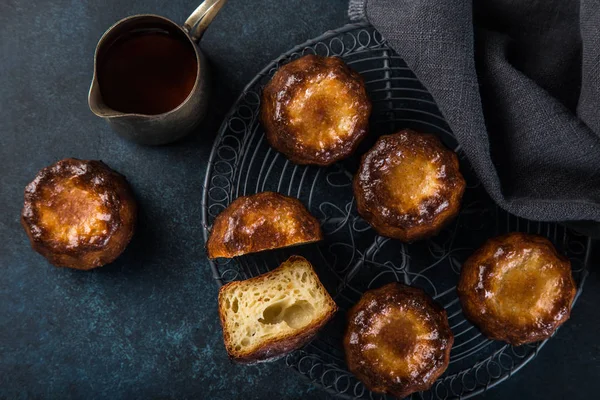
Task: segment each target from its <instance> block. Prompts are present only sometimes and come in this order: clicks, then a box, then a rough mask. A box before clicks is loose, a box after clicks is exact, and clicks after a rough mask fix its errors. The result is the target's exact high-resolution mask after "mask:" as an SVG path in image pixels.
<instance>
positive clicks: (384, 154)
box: [354, 129, 465, 242]
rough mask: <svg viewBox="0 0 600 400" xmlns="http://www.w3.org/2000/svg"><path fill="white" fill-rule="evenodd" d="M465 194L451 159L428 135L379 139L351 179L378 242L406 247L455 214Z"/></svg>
mask: <svg viewBox="0 0 600 400" xmlns="http://www.w3.org/2000/svg"><path fill="white" fill-rule="evenodd" d="M464 190H465V180H464V179H463V177H462V175H461V173H460V170H459V166H458V157H456V154H455V153H454V152H453V151H451V150H449V149H447V148H446V147H444V145H443V144H442V143H441V142H440V140H439V139H438V138H437V137H436V136H434V135H429V134H421V133H417V132H414V131H412V130H409V129H407V130H403V131H400V132H398V133H395V134H393V135H385V136H381V137H380V138H379V139H378V140H377V142H376V143H375V146H373V148H372V149H371V150H369V151H368V152H367V153H366V154H365V155H364V156H363V158H362V162H361V164H360V167H359V170H358V172H357V174H356V175H355V177H354V195H355V197H356V206H357V209H358V212H359V214H360V215H361V216H362V217H363V218H364V219H365V220H366V221H367V222H368V223H369V224H371V226H373V228H374V229H375V230H376V231H377V232H378V233H379V234H380V235H383V236H388V237H391V238H395V239H400V240H402V241H406V242H411V241H414V240H418V239H424V238H426V237H429V236H432V235H435V234H437V232H438V231H439V230H440V229H441V228H442V227H443V226H444V225H445V224H446V223H448V222H449V221H450V220H451V219H452V218H454V217H455V216H456V214H458V211H459V208H460V201H461V199H462V195H463V192H464Z"/></svg>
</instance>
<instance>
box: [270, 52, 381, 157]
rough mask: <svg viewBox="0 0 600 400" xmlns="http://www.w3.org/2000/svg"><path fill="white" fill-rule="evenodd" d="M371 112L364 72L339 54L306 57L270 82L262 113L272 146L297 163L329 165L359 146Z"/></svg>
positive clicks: (277, 74)
mask: <svg viewBox="0 0 600 400" xmlns="http://www.w3.org/2000/svg"><path fill="white" fill-rule="evenodd" d="M370 114H371V102H370V101H369V97H368V96H367V91H366V89H365V84H364V81H363V79H362V77H361V76H360V74H358V73H357V72H356V71H353V70H352V69H350V68H349V67H348V66H347V65H346V64H344V62H343V61H342V60H341V59H339V58H337V57H321V56H316V55H306V56H304V57H301V58H299V59H297V60H295V61H292V62H290V63H288V64H286V65H284V66H282V67H281V68H280V69H279V70H278V71H277V72H276V73H275V75H274V76H273V78H272V79H271V81H270V82H269V83H268V84H267V85H266V86H265V88H264V90H263V93H262V103H261V113H260V117H261V121H262V123H263V126H264V128H265V132H266V137H267V140H268V141H269V143H270V144H271V146H272V147H273V148H275V150H277V151H279V152H281V153H283V154H284V155H285V156H286V157H287V158H289V159H290V160H291V161H292V162H294V163H296V164H313V165H330V164H333V163H334V162H336V161H338V160H341V159H344V158H346V157H348V156H349V155H350V154H352V153H353V152H354V151H355V150H356V148H357V147H358V144H359V143H360V141H361V140H362V139H363V138H364V137H365V135H366V134H367V129H368V124H369V116H370Z"/></svg>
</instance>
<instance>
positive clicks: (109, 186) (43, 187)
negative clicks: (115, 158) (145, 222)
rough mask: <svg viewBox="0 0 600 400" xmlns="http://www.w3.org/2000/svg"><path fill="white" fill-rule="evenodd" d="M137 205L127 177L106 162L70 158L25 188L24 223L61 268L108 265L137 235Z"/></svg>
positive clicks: (40, 248) (44, 171) (33, 241)
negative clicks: (134, 234) (132, 237)
mask: <svg viewBox="0 0 600 400" xmlns="http://www.w3.org/2000/svg"><path fill="white" fill-rule="evenodd" d="M136 216H137V206H136V202H135V200H134V198H133V194H132V192H131V189H130V187H129V184H128V183H127V181H126V180H125V178H124V177H123V176H122V175H121V174H119V173H117V172H115V171H113V170H112V169H110V168H109V167H108V166H107V165H106V164H104V163H103V162H101V161H87V160H77V159H74V158H68V159H65V160H61V161H58V162H57V163H55V164H53V165H51V166H49V167H46V168H44V169H42V170H41V171H40V172H39V173H38V174H37V176H36V177H35V179H34V180H33V181H32V182H31V183H30V184H29V185H27V187H26V188H25V204H24V207H23V212H22V214H21V223H22V225H23V227H24V228H25V231H26V232H27V235H28V236H29V239H30V241H31V246H32V247H33V249H34V250H36V251H37V252H38V253H40V254H42V255H43V256H44V257H46V258H47V259H48V261H50V262H51V263H52V264H54V265H56V266H58V267H69V268H75V269H84V270H85V269H91V268H95V267H99V266H102V265H104V264H108V263H110V262H112V261H113V260H114V259H116V258H117V257H118V256H119V255H120V254H121V253H122V252H123V250H124V249H125V247H126V246H127V244H128V243H129V240H130V239H131V236H132V235H133V231H134V227H135V222H136Z"/></svg>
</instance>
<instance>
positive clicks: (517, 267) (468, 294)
mask: <svg viewBox="0 0 600 400" xmlns="http://www.w3.org/2000/svg"><path fill="white" fill-rule="evenodd" d="M575 293H576V286H575V281H574V280H573V276H572V274H571V263H570V262H569V260H568V259H567V258H566V257H564V256H562V255H560V254H558V252H557V251H556V249H555V248H554V246H553V245H552V243H551V242H550V241H549V240H548V239H546V238H544V237H542V236H537V235H529V234H525V233H518V232H514V233H509V234H507V235H504V236H499V237H496V238H492V239H489V240H488V241H487V242H486V243H485V244H484V245H483V246H482V247H481V248H479V249H478V250H477V251H476V252H475V253H474V254H473V255H472V256H471V257H469V258H468V259H467V261H465V263H464V264H463V266H462V270H461V274H460V280H459V283H458V295H459V298H460V302H461V304H462V308H463V312H464V314H465V316H466V317H467V318H468V319H469V320H470V321H472V322H473V323H474V324H475V325H477V327H479V329H480V330H481V331H482V332H483V333H484V334H485V335H486V336H487V337H489V338H490V339H495V340H502V341H505V342H508V343H510V344H512V345H515V346H518V345H521V344H524V343H531V342H537V341H539V340H543V339H546V338H548V337H550V336H551V335H552V334H553V333H554V331H555V330H556V329H558V327H559V326H560V325H562V324H563V323H564V322H565V321H566V320H567V319H568V318H569V315H570V313H571V305H572V303H573V299H574V298H575Z"/></svg>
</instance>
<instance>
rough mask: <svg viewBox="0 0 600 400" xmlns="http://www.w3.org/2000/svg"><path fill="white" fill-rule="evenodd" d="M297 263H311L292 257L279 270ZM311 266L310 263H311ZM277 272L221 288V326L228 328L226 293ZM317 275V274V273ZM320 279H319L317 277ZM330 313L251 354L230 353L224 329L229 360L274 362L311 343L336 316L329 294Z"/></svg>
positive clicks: (270, 341)
mask: <svg viewBox="0 0 600 400" xmlns="http://www.w3.org/2000/svg"><path fill="white" fill-rule="evenodd" d="M297 262H305V263H309V262H308V261H307V260H306V259H305V258H304V257H301V256H291V257H290V258H289V259H287V261H285V262H284V263H282V264H281V265H280V266H279V267H278V268H283V267H284V266H286V265H287V264H294V263H297ZM309 264H310V263H309ZM274 271H276V270H273V271H271V272H267V273H266V274H262V275H259V276H256V277H254V278H250V279H248V280H246V281H233V282H229V283H228V284H226V285H223V286H221V288H220V289H219V319H220V321H221V326H222V327H224V326H226V316H225V312H224V311H223V309H222V307H221V304H223V303H224V301H223V298H224V297H225V296H226V293H227V292H228V291H229V290H231V289H232V288H233V287H235V286H238V285H244V284H247V283H248V282H257V281H267V280H269V278H270V276H271V275H272V273H273V272H274ZM315 275H316V273H315ZM317 278H318V277H317ZM328 300H329V304H328V311H327V313H326V314H325V315H323V317H322V318H320V319H317V320H315V321H313V322H312V323H311V324H310V325H308V326H306V327H304V328H303V329H302V330H300V331H298V332H295V333H294V334H293V335H287V336H286V337H284V338H281V337H279V338H273V339H270V340H268V341H267V342H265V343H264V344H263V345H262V346H261V347H260V348H257V349H256V350H254V351H252V352H251V353H244V354H241V353H236V352H234V351H230V348H231V347H232V346H229V345H228V343H230V342H231V338H230V337H229V333H228V332H227V330H226V329H223V341H224V342H225V348H226V349H227V355H228V356H229V358H230V359H231V360H233V361H235V362H237V363H240V364H255V363H261V362H268V361H274V360H276V359H278V358H280V357H283V356H285V355H286V354H288V353H290V352H292V351H294V350H296V349H299V348H300V347H302V346H304V345H305V344H307V343H308V342H310V341H311V340H312V339H313V338H314V337H315V335H316V334H317V333H318V332H319V330H321V328H322V327H323V326H325V324H327V322H329V320H331V318H333V316H334V315H335V313H336V312H337V310H338V307H337V305H336V304H335V302H334V301H333V299H332V298H331V296H329V294H328Z"/></svg>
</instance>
